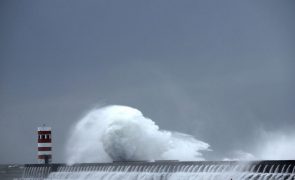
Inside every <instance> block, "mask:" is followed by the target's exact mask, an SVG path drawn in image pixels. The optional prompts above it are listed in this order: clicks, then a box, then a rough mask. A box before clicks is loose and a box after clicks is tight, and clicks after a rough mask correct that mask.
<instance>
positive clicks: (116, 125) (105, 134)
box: [66, 105, 209, 164]
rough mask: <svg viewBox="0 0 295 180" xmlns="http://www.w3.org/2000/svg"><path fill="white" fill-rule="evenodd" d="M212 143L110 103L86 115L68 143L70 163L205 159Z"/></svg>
mask: <svg viewBox="0 0 295 180" xmlns="http://www.w3.org/2000/svg"><path fill="white" fill-rule="evenodd" d="M206 150H209V144H207V143H205V142H202V141H199V140H197V139H195V138H194V137H192V136H190V135H187V134H182V133H177V132H171V131H166V130H160V129H159V127H158V126H157V125H156V124H155V122H154V121H152V120H151V119H149V118H146V117H144V116H143V114H142V113H141V112H140V111H139V110H137V109H134V108H131V107H128V106H119V105H113V106H106V107H103V108H99V109H94V110H92V111H90V112H89V113H88V114H86V116H85V117H83V118H82V119H81V120H80V121H79V122H78V123H77V124H76V125H75V126H74V128H73V130H72V132H71V134H70V138H69V141H68V143H67V146H66V156H67V158H66V159H67V163H69V164H73V163H83V162H111V161H123V160H148V161H154V160H191V161H192V160H204V158H203V156H202V151H206Z"/></svg>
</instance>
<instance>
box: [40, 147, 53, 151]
mask: <svg viewBox="0 0 295 180" xmlns="http://www.w3.org/2000/svg"><path fill="white" fill-rule="evenodd" d="M38 151H51V147H38Z"/></svg>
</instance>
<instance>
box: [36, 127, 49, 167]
mask: <svg viewBox="0 0 295 180" xmlns="http://www.w3.org/2000/svg"><path fill="white" fill-rule="evenodd" d="M38 160H39V163H40V164H48V163H51V161H52V142H51V127H45V126H43V127H38Z"/></svg>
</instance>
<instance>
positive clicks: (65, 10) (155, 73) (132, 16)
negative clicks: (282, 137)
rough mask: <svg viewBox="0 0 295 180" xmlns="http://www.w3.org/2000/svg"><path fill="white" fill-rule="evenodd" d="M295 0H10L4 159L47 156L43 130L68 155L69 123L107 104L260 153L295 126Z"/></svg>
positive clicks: (4, 36)
mask: <svg viewBox="0 0 295 180" xmlns="http://www.w3.org/2000/svg"><path fill="white" fill-rule="evenodd" d="M294 8H295V2H294V1H293V0H290V1H275V0H267V1H254V0H253V1H235V0H225V1H219V0H218V1H217V0H216V1H206V0H204V1H196V0H185V1H180V0H178V1H176V0H161V1H159V0H146V1H142V0H132V1H131V0H127V1H119V0H117V1H114V0H99V1H94V0H83V1H77V0H50V1H45V0H34V1H33V0H26V1H21V0H19V1H17V0H2V1H1V2H0V143H1V146H0V163H14V162H15V163H24V162H36V134H35V133H36V127H37V126H39V125H42V124H43V123H46V124H48V125H51V126H52V128H53V133H54V140H53V141H54V161H55V162H63V161H64V156H63V149H64V143H65V141H66V138H67V134H68V131H69V129H70V126H71V125H72V124H73V123H74V122H76V121H77V120H78V119H79V118H80V117H81V116H82V115H83V114H84V113H86V112H87V111H88V110H89V109H91V108H92V107H93V106H96V105H108V104H122V105H128V106H132V107H135V108H138V109H140V110H141V111H142V112H143V114H144V115H145V116H147V117H149V118H151V119H153V120H154V121H155V122H156V123H157V124H158V125H159V126H160V127H161V128H163V129H169V130H173V131H180V132H184V133H189V134H192V135H195V136H196V138H198V139H201V140H204V141H206V142H208V143H209V144H210V145H211V148H212V149H213V152H210V153H208V155H207V158H208V159H218V158H222V157H223V156H224V155H225V154H226V153H227V152H229V151H231V150H233V149H243V150H245V151H247V150H249V147H251V146H252V144H253V142H254V141H253V140H254V139H255V138H257V133H259V130H260V129H265V130H269V131H272V130H281V131H287V130H289V129H292V128H293V129H294V128H295V119H294V115H295V111H294V108H295V93H294V92H295V78H294V77H295V76H294V75H295V69H294V68H295V60H294V57H295V34H294V32H295V21H294V17H295V11H294Z"/></svg>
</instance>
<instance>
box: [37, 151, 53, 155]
mask: <svg viewBox="0 0 295 180" xmlns="http://www.w3.org/2000/svg"><path fill="white" fill-rule="evenodd" d="M38 155H52V151H38Z"/></svg>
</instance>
